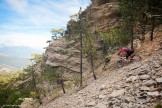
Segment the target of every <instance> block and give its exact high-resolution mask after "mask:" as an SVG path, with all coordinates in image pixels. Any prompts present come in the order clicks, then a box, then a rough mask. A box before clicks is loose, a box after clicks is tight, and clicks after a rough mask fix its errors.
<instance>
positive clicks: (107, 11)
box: [44, 0, 120, 72]
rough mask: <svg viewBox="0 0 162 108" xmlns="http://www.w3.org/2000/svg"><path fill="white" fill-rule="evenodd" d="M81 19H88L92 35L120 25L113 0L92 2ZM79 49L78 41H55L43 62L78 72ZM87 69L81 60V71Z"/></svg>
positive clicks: (84, 61)
mask: <svg viewBox="0 0 162 108" xmlns="http://www.w3.org/2000/svg"><path fill="white" fill-rule="evenodd" d="M81 17H82V19H84V18H87V17H88V19H89V21H88V25H89V26H88V29H89V30H90V31H91V32H92V33H94V32H95V31H96V30H100V31H102V32H108V29H109V28H114V27H118V26H119V25H120V15H118V5H117V3H116V2H115V0H102V1H99V0H92V4H91V5H90V6H89V7H88V8H87V9H86V10H85V11H83V12H82V14H81ZM76 37H77V36H76ZM79 48H80V42H79V41H78V40H71V41H68V40H66V39H64V38H62V39H59V40H56V41H54V42H53V43H52V44H51V45H49V46H48V47H47V48H46V52H45V54H44V58H45V62H46V64H49V65H51V66H53V67H60V66H61V67H65V68H68V69H70V70H71V71H74V72H79V71H80V70H79V69H80V58H79V57H80V51H79ZM89 67H90V65H89V63H88V62H87V60H86V59H85V58H83V71H88V70H89Z"/></svg>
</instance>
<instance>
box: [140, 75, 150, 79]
mask: <svg viewBox="0 0 162 108" xmlns="http://www.w3.org/2000/svg"><path fill="white" fill-rule="evenodd" d="M139 78H140V79H141V80H147V79H150V76H149V75H141V76H140V77H139Z"/></svg>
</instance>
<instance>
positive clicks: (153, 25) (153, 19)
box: [150, 17, 155, 41]
mask: <svg viewBox="0 0 162 108" xmlns="http://www.w3.org/2000/svg"><path fill="white" fill-rule="evenodd" d="M151 20H152V30H151V36H150V40H151V41H152V40H153V34H154V29H155V17H152V18H151Z"/></svg>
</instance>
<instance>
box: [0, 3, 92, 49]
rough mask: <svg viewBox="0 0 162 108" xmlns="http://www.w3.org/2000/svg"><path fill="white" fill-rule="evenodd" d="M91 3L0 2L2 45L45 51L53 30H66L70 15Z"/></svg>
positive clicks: (0, 36) (0, 41) (0, 42)
mask: <svg viewBox="0 0 162 108" xmlns="http://www.w3.org/2000/svg"><path fill="white" fill-rule="evenodd" d="M90 1H91V0H0V45H2V44H5V45H21V46H30V47H33V48H39V49H42V48H43V47H45V46H47V44H46V41H47V40H49V39H50V38H51V34H50V30H51V28H61V27H66V24H67V21H68V20H69V16H70V15H73V14H75V13H78V11H79V8H80V7H82V8H85V7H86V6H88V5H89V4H90Z"/></svg>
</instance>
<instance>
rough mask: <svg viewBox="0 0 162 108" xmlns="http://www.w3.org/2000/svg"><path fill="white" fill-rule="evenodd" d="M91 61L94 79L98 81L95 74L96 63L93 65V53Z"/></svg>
mask: <svg viewBox="0 0 162 108" xmlns="http://www.w3.org/2000/svg"><path fill="white" fill-rule="evenodd" d="M90 59H91V68H92V73H93V78H94V79H95V80H96V79H97V78H96V75H95V73H94V63H93V55H92V53H91V56H90Z"/></svg>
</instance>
